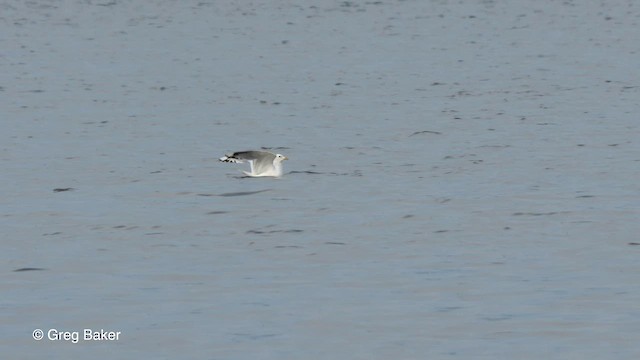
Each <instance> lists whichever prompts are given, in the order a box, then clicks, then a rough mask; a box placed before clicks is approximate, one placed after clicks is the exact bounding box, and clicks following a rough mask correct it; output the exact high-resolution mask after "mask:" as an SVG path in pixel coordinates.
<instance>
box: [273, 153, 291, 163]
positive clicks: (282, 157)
mask: <svg viewBox="0 0 640 360" xmlns="http://www.w3.org/2000/svg"><path fill="white" fill-rule="evenodd" d="M285 160H289V158H288V157H286V156H284V155H282V154H276V158H275V159H274V161H277V162H283V161H285Z"/></svg>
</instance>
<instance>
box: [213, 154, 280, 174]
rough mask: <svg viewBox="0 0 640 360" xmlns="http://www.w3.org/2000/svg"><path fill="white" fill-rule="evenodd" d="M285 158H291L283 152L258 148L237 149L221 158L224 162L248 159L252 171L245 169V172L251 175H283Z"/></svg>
mask: <svg viewBox="0 0 640 360" xmlns="http://www.w3.org/2000/svg"><path fill="white" fill-rule="evenodd" d="M284 160H289V159H288V158H287V157H286V156H284V155H282V154H274V153H271V152H268V151H258V150H251V151H237V152H234V153H231V154H227V155H225V156H223V157H221V158H220V161H222V162H232V163H244V162H247V161H248V162H249V164H250V165H251V172H247V171H243V173H245V174H246V175H247V176H251V177H262V176H273V177H281V176H282V162H283V161H284Z"/></svg>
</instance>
